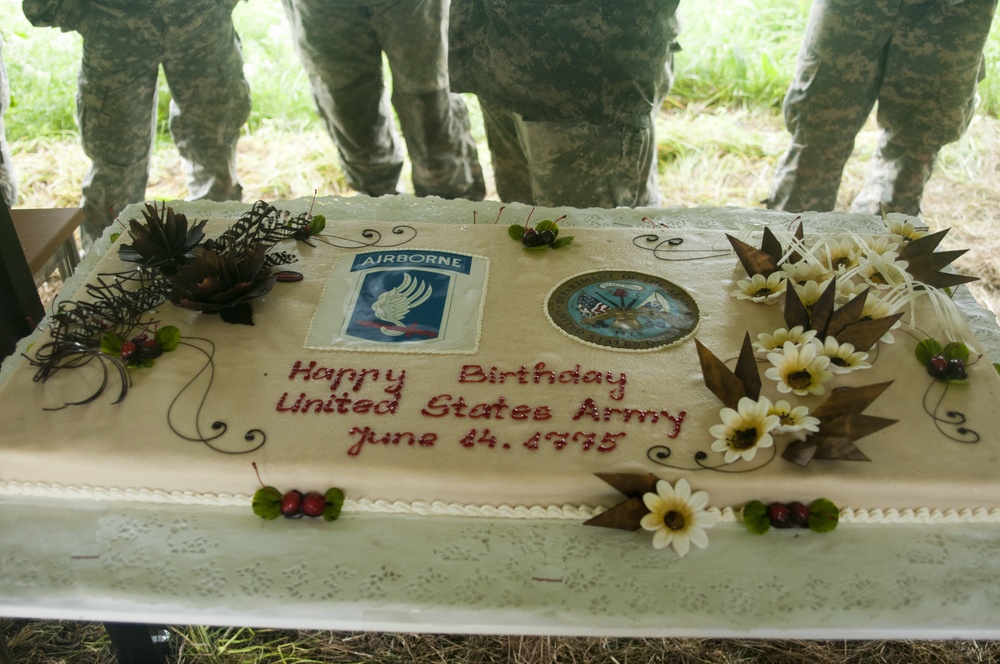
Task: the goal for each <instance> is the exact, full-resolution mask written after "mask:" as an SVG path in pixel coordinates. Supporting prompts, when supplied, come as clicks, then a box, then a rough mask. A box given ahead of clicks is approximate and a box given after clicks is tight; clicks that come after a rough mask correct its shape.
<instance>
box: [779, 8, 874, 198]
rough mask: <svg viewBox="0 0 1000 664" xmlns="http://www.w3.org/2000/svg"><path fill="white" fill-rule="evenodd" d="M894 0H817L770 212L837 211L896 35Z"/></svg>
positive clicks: (788, 110)
mask: <svg viewBox="0 0 1000 664" xmlns="http://www.w3.org/2000/svg"><path fill="white" fill-rule="evenodd" d="M891 4H893V3H892V2H890V1H889V0H863V1H862V0H815V1H814V2H813V5H812V11H811V13H810V16H809V25H808V27H807V29H806V34H805V37H804V38H803V42H802V47H801V49H800V51H799V56H798V64H797V65H796V73H795V77H794V79H793V81H792V84H791V85H790V86H789V88H788V93H787V94H786V96H785V104H784V113H785V124H786V126H787V127H788V131H789V132H790V133H791V135H792V139H791V144H790V145H789V147H788V150H787V151H786V152H785V154H784V155H783V156H782V157H781V159H780V160H779V162H778V167H777V172H776V173H775V177H774V182H773V184H772V189H771V194H770V196H769V198H768V201H767V206H768V207H769V208H772V209H776V210H788V211H792V212H802V211H806V210H817V211H827V210H832V209H833V208H834V206H835V205H836V202H837V190H838V189H839V188H840V179H841V176H842V175H843V170H844V165H845V164H846V163H847V160H848V158H849V157H850V156H851V151H852V150H853V149H854V139H855V136H856V135H857V133H858V132H859V131H860V130H861V127H863V126H864V123H865V120H866V119H867V118H868V114H869V113H870V112H871V109H872V107H873V106H874V103H875V97H876V94H877V91H878V86H879V80H880V72H881V67H882V62H883V60H884V58H885V49H886V44H887V43H888V41H889V38H890V36H891V30H892V23H893V21H892V14H893V10H892V8H891V7H889V6H888V5H891Z"/></svg>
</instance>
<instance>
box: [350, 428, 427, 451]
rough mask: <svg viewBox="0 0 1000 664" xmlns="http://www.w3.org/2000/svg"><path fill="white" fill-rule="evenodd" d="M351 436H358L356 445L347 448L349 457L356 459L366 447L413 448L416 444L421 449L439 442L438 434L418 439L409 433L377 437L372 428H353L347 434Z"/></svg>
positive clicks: (386, 434) (425, 435) (422, 435)
mask: <svg viewBox="0 0 1000 664" xmlns="http://www.w3.org/2000/svg"><path fill="white" fill-rule="evenodd" d="M347 434H348V435H349V436H357V439H356V440H355V441H354V444H353V445H351V446H350V447H349V448H347V454H348V456H352V457H356V456H358V455H359V454H360V453H361V449H362V448H363V447H364V446H365V445H395V446H399V445H400V444H401V443H402V444H404V445H409V446H411V447H412V446H413V445H414V444H416V445H419V446H421V447H433V446H434V443H436V442H437V434H436V433H425V434H421V435H420V437H419V438H418V437H417V436H416V435H415V434H413V433H410V432H409V431H402V432H398V433H384V434H382V435H381V436H378V435H376V433H375V431H373V430H372V428H371V427H364V428H362V427H351V428H350V430H349V431H348V432H347Z"/></svg>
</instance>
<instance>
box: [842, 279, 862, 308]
mask: <svg viewBox="0 0 1000 664" xmlns="http://www.w3.org/2000/svg"><path fill="white" fill-rule="evenodd" d="M868 287H869V286H868V284H866V283H864V282H862V283H859V284H856V283H854V282H853V281H851V280H850V279H839V280H838V281H837V294H836V295H835V296H834V303H835V304H837V305H838V306H844V305H845V304H847V303H848V302H850V301H851V300H853V299H854V298H855V297H857V296H858V295H860V294H861V293H863V292H865V289H866V288H868Z"/></svg>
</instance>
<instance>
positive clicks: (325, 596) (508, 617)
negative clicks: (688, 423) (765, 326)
mask: <svg viewBox="0 0 1000 664" xmlns="http://www.w3.org/2000/svg"><path fill="white" fill-rule="evenodd" d="M475 207H476V209H477V211H478V214H477V221H478V222H479V223H484V222H492V221H493V219H494V218H495V216H496V214H497V210H498V209H499V205H498V204H492V203H483V204H477V205H476V206H475ZM206 209H207V210H208V211H211V212H213V213H217V212H219V211H220V210H225V209H226V208H225V206H224V205H220V206H212V205H206ZM468 210H469V204H466V203H456V204H451V203H446V202H441V201H427V202H421V201H415V200H413V199H392V200H390V201H386V200H382V201H372V200H371V199H364V198H359V199H345V201H344V218H362V219H363V218H381V219H388V220H395V219H406V218H414V216H415V215H416V216H419V217H420V218H422V219H427V218H429V217H434V216H435V215H438V216H440V217H441V219H440V220H442V221H453V222H456V223H469V222H471V219H470V218H468ZM527 210H528V208H525V207H523V206H509V209H508V210H506V211H505V212H504V214H508V215H510V216H512V217H513V219H507V218H503V219H502V221H514V220H516V221H522V222H523V219H524V217H525V216H526V213H527ZM546 212H547V211H545V210H538V211H536V212H535V216H534V217H533V218H534V219H542V218H545V217H548V216H549V215H548V214H546ZM206 214H207V212H206ZM540 214H541V215H544V216H538V215H540ZM518 215H520V216H518ZM644 215H646V216H649V217H654V218H655V219H656V220H657V221H660V222H663V223H666V224H668V225H670V226H675V227H680V226H690V225H718V226H729V227H732V226H739V225H740V224H743V223H759V222H761V221H768V222H773V221H776V220H777V221H782V222H787V221H790V220H791V219H792V217H791V215H782V214H781V213H770V212H765V211H746V210H670V209H665V210H644V211H632V210H628V211H625V210H622V211H617V212H615V213H614V214H613V215H609V214H608V213H607V212H606V211H601V212H596V211H592V212H588V211H583V212H578V213H575V218H576V219H580V218H583V220H584V221H594V222H596V223H607V222H608V221H609V220H613V221H615V222H618V223H642V222H641V219H642V217H643V216H644ZM588 217H589V218H590V219H588ZM815 221H816V223H818V224H831V225H834V226H836V225H840V224H844V223H850V224H852V225H854V226H856V225H857V224H862V225H865V224H871V225H872V228H877V227H878V222H877V220H875V219H874V218H862V217H856V216H848V215H836V214H831V215H822V216H817V217H815ZM807 222H810V223H811V221H810V217H809V216H807ZM85 265H86V263H85ZM963 290H964V289H963ZM966 303H967V304H968V305H970V308H972V307H974V303H972V302H970V300H969V299H968V298H967V299H966ZM970 310H971V309H970ZM976 316H977V318H976V321H975V325H976V327H977V328H978V329H979V332H980V336H981V337H982V338H983V340H984V342H985V343H986V344H987V346H988V348H990V349H996V348H998V347H1000V344H998V339H1000V333H998V331H997V327H996V321H995V319H994V318H993V316H991V315H988V314H986V315H983V314H976ZM993 357H994V358H996V357H997V354H996V353H995V352H994V354H993ZM0 533H2V535H0V615H5V616H15V617H26V618H62V619H83V620H108V621H141V622H157V623H173V624H212V625H249V626H260V627H296V628H319V629H338V630H391V631H432V632H470V633H503V634H508V633H509V634H551V635H563V634H564V635H603V636H706V635H711V636H748V635H749V636H761V637H779V636H780V637H788V638H876V637H877V638H883V637H891V638H909V637H913V638H929V637H936V638H952V637H962V638H1000V583H997V579H998V578H1000V556H998V555H997V551H1000V527H998V526H996V525H978V526H970V525H964V526H949V525H939V526H933V527H929V526H922V525H912V526H909V525H894V526H891V527H887V526H880V525H855V524H852V525H849V526H847V525H845V526H843V527H841V528H838V529H837V530H836V531H834V532H833V533H832V534H829V535H824V536H818V535H815V534H813V533H809V532H803V531H778V532H775V531H772V532H771V533H769V534H767V535H765V536H761V537H754V536H749V535H748V534H747V533H746V532H745V530H744V529H743V526H742V525H740V524H732V523H729V524H721V525H719V526H717V527H715V528H713V529H712V530H711V531H710V539H711V545H710V546H709V547H708V548H707V549H705V550H694V551H692V552H691V553H690V554H689V555H688V556H687V557H685V558H678V557H677V556H675V555H673V553H672V552H663V551H656V550H654V549H653V548H652V546H643V545H637V544H638V543H637V542H635V541H632V539H631V538H633V537H635V538H639V539H642V540H643V541H644V542H645V541H646V540H648V537H647V536H646V535H645V534H634V535H630V534H628V533H622V532H620V531H614V530H608V529H602V528H584V527H581V525H580V524H579V523H576V522H573V521H569V522H567V521H532V522H524V521H514V520H489V519H472V518H463V517H407V516H394V515H378V514H345V515H344V516H343V517H342V518H341V520H339V521H337V522H335V523H324V522H322V521H313V520H300V521H287V520H284V519H279V520H277V521H263V520H261V519H258V518H257V517H255V516H254V515H253V514H252V513H251V512H250V511H249V509H237V508H206V507H197V508H192V507H181V506H164V505H138V504H121V503H114V502H104V503H93V502H90V503H88V502H76V501H72V500H61V501H60V500H51V499H27V498H12V497H5V498H0Z"/></svg>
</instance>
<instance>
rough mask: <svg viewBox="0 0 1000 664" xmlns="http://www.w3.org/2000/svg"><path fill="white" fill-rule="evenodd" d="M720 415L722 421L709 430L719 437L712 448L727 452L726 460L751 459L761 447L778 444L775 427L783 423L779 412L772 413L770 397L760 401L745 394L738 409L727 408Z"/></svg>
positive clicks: (716, 437) (711, 433)
mask: <svg viewBox="0 0 1000 664" xmlns="http://www.w3.org/2000/svg"><path fill="white" fill-rule="evenodd" d="M719 417H720V418H722V424H716V425H715V426H713V427H711V428H710V429H709V430H708V433H709V434H710V435H711V436H712V437H713V438H715V442H713V443H712V451H713V452H725V455H726V456H725V459H724V460H725V462H726V463H732V462H734V461H736V460H737V459H744V460H746V461H750V460H752V459H753V458H754V457H755V456H756V455H757V449H758V448H765V447H771V445H773V444H774V439H773V438H771V431H772V430H774V428H775V427H777V426H778V425H779V424H780V423H781V420H780V419H779V418H778V416H777V415H772V414H771V401H770V400H769V399H768V398H767V397H761V398H760V399H759V400H758V401H754V400H753V399H751V398H749V397H743V398H742V399H740V402H739V403H738V404H737V405H736V410H733V409H732V408H723V409H722V410H721V411H719Z"/></svg>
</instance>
